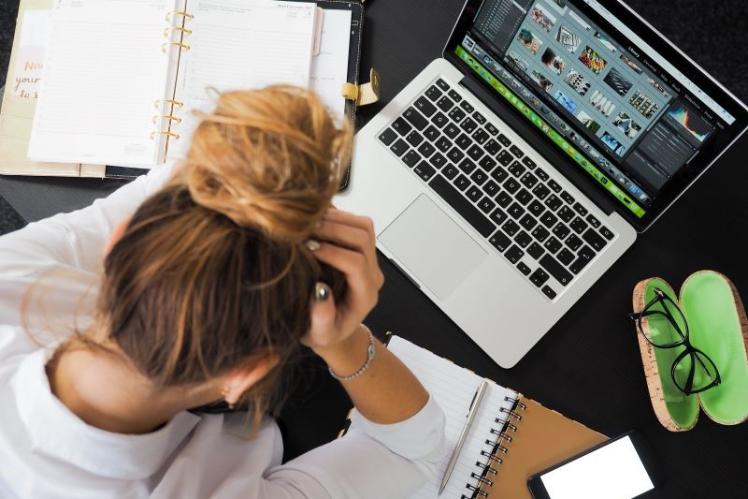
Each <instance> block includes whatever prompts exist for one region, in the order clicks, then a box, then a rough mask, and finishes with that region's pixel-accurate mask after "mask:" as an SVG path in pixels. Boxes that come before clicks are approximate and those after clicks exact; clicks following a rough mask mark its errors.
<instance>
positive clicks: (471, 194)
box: [465, 185, 483, 203]
mask: <svg viewBox="0 0 748 499" xmlns="http://www.w3.org/2000/svg"><path fill="white" fill-rule="evenodd" d="M465 194H466V195H467V197H468V199H470V201H472V202H474V203H475V202H476V201H478V200H479V199H480V198H481V197H482V196H483V193H482V192H481V190H480V189H478V187H477V186H475V185H471V186H470V188H469V189H468V190H467V192H466V193H465Z"/></svg>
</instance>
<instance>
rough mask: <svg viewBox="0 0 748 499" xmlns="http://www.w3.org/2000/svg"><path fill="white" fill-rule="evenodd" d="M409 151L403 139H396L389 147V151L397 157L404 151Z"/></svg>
mask: <svg viewBox="0 0 748 499" xmlns="http://www.w3.org/2000/svg"><path fill="white" fill-rule="evenodd" d="M408 149H409V147H408V143H407V142H405V141H404V140H403V139H397V142H395V143H394V144H392V145H391V146H390V151H392V152H394V153H395V154H397V155H398V156H402V155H403V153H404V152H405V151H407V150H408Z"/></svg>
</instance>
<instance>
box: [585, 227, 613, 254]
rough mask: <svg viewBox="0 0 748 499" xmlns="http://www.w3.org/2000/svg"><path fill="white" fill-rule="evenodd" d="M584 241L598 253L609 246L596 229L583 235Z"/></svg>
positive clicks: (589, 230)
mask: <svg viewBox="0 0 748 499" xmlns="http://www.w3.org/2000/svg"><path fill="white" fill-rule="evenodd" d="M582 239H584V241H585V242H586V243H587V244H589V245H590V246H592V247H593V248H594V249H595V250H597V251H600V250H601V249H603V248H604V247H605V245H606V244H607V241H606V240H605V239H603V238H602V237H600V236H599V235H598V234H597V232H595V229H588V230H587V232H585V233H584V234H583V235H582Z"/></svg>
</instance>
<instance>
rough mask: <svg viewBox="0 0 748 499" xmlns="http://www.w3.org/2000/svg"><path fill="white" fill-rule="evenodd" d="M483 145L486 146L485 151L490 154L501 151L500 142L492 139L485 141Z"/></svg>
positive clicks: (493, 154)
mask: <svg viewBox="0 0 748 499" xmlns="http://www.w3.org/2000/svg"><path fill="white" fill-rule="evenodd" d="M484 147H485V148H486V152H487V153H488V154H490V155H491V156H496V155H497V154H498V153H499V152H500V151H501V144H499V143H498V142H496V141H495V140H493V139H491V140H489V141H488V142H486V145H485V146H484Z"/></svg>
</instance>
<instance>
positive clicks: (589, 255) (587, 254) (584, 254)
mask: <svg viewBox="0 0 748 499" xmlns="http://www.w3.org/2000/svg"><path fill="white" fill-rule="evenodd" d="M577 256H579V257H580V258H584V259H585V260H588V261H589V260H592V259H593V258H595V252H594V251H592V250H591V249H590V247H589V246H584V247H583V248H582V249H580V250H579V251H578V252H577Z"/></svg>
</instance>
